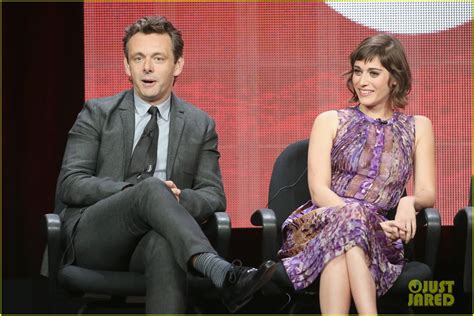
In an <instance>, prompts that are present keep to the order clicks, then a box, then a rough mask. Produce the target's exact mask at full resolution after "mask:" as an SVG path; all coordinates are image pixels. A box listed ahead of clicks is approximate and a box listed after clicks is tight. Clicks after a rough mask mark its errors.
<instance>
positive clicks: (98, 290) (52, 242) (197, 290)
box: [44, 212, 231, 313]
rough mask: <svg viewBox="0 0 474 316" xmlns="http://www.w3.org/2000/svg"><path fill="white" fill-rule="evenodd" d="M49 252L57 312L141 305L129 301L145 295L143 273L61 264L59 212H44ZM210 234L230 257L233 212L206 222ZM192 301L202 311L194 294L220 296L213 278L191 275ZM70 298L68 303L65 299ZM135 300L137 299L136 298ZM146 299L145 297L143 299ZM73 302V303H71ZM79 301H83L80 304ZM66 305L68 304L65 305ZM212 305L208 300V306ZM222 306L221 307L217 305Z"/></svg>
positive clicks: (207, 297) (204, 297) (221, 252)
mask: <svg viewBox="0 0 474 316" xmlns="http://www.w3.org/2000/svg"><path fill="white" fill-rule="evenodd" d="M44 219H45V223H44V227H45V229H46V240H47V256H48V265H47V270H48V278H49V280H48V282H49V291H50V296H51V299H52V305H53V306H52V308H53V312H59V313H65V312H66V311H69V310H68V309H69V308H70V306H74V307H78V308H79V312H80V313H82V312H84V311H85V310H86V309H94V310H96V311H97V310H98V311H99V312H110V310H109V308H111V309H114V308H116V307H120V308H121V309H122V312H123V311H124V310H125V311H126V309H123V308H124V307H130V306H132V310H133V308H135V309H136V308H141V306H142V304H141V303H140V299H138V302H139V303H135V304H126V303H127V298H129V300H128V301H130V297H132V298H135V302H137V300H136V297H139V296H144V294H145V278H144V275H143V274H141V273H136V272H128V271H100V270H92V269H85V268H81V267H79V266H75V265H69V266H65V267H61V266H60V260H61V256H62V254H63V251H64V245H63V243H62V242H61V220H60V218H59V216H58V215H57V214H54V213H51V214H46V215H45V216H44ZM201 227H202V229H203V231H204V233H205V234H206V236H208V238H209V240H210V241H211V243H212V244H213V246H214V247H215V249H216V250H217V252H218V253H219V255H220V256H222V257H224V258H227V257H228V251H229V245H230V233H231V222H230V218H229V215H228V214H227V213H224V212H218V213H214V215H213V216H212V217H211V218H210V219H209V220H208V221H207V222H206V223H204V224H203V225H202V226H201ZM188 284H189V290H188V291H189V293H190V300H189V303H190V304H189V305H190V306H191V307H192V308H193V309H192V310H191V311H198V312H199V311H200V307H199V306H197V305H195V304H194V303H196V302H194V303H193V300H192V298H193V296H199V302H201V303H203V304H206V301H208V300H214V299H217V298H218V293H217V291H216V290H215V289H214V286H213V285H212V283H211V281H210V280H208V279H204V278H200V277H197V276H189V282H188ZM64 301H66V303H65V304H63V303H62V302H64ZM132 301H133V300H132ZM142 301H143V300H142ZM71 302H72V303H71ZM77 304H79V305H78V306H77ZM65 306H66V307H65ZM208 306H211V304H207V305H206V307H208ZM216 308H218V307H216Z"/></svg>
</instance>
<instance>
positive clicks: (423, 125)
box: [413, 115, 433, 138]
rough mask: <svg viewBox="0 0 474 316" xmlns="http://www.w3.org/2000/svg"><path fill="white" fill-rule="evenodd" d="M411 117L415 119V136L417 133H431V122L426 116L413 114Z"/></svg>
mask: <svg viewBox="0 0 474 316" xmlns="http://www.w3.org/2000/svg"><path fill="white" fill-rule="evenodd" d="M413 117H414V119H415V131H416V135H417V138H418V136H419V135H424V134H426V133H430V134H431V133H433V123H432V122H431V120H430V119H429V118H428V117H426V116H423V115H414V116H413Z"/></svg>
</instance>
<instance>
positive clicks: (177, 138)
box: [166, 94, 186, 179]
mask: <svg viewBox="0 0 474 316" xmlns="http://www.w3.org/2000/svg"><path fill="white" fill-rule="evenodd" d="M180 103H181V102H180V101H179V99H178V98H176V97H175V95H174V94H172V95H171V116H170V135H169V142H168V158H167V161H166V178H167V179H170V178H171V177H172V170H173V167H174V163H175V160H176V155H177V152H178V148H179V144H180V143H181V135H182V134H183V130H184V125H185V121H186V115H185V111H184V109H183V107H182V106H180Z"/></svg>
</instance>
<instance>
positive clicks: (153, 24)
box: [123, 16, 184, 63]
mask: <svg viewBox="0 0 474 316" xmlns="http://www.w3.org/2000/svg"><path fill="white" fill-rule="evenodd" d="M137 33H143V34H153V33H157V34H168V35H169V36H170V38H171V43H172V46H173V47H172V48H173V55H174V62H175V63H176V62H177V61H178V59H179V58H181V57H182V56H183V48H184V42H183V38H182V37H181V32H180V31H179V30H178V29H176V28H175V27H174V25H173V24H171V22H170V21H168V20H167V19H166V18H165V17H164V16H147V17H143V18H141V19H139V20H137V21H136V22H135V23H133V24H132V25H130V26H128V27H127V28H126V29H125V36H124V37H123V52H124V54H125V58H127V60H128V47H127V44H128V41H129V40H130V38H131V37H132V36H133V35H135V34H137Z"/></svg>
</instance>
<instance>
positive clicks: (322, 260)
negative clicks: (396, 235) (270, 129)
mask: <svg viewBox="0 0 474 316" xmlns="http://www.w3.org/2000/svg"><path fill="white" fill-rule="evenodd" d="M338 117H339V126H338V130H337V134H336V138H335V139H334V145H333V148H332V151H331V168H332V179H331V189H332V190H333V191H334V192H335V193H336V194H338V195H339V196H340V197H342V198H343V200H344V201H345V202H346V204H345V205H344V206H339V207H318V206H317V205H314V204H313V203H312V202H311V201H308V202H307V203H306V204H304V205H302V206H300V207H299V208H298V209H297V210H295V211H294V212H293V213H292V214H291V215H290V216H289V217H288V218H287V220H286V221H285V222H284V223H283V226H282V229H283V236H284V241H283V246H282V248H281V249H280V251H279V252H278V255H279V257H280V258H281V259H282V262H283V265H284V267H285V269H286V271H287V273H288V276H289V277H290V280H291V281H292V283H293V285H294V288H295V289H296V290H301V289H304V288H306V287H308V286H309V285H311V284H312V283H313V282H314V280H315V279H316V278H317V277H318V275H319V274H320V273H321V271H322V270H323V268H324V266H325V265H326V264H327V263H328V262H329V261H330V260H331V259H333V258H335V257H337V256H339V255H341V254H342V253H344V252H345V251H347V250H349V249H350V248H352V247H354V246H359V247H360V248H362V249H363V251H364V252H365V254H366V259H367V263H368V265H369V269H370V272H371V274H372V277H373V279H374V281H375V285H376V290H377V296H381V295H383V294H384V293H385V292H387V290H388V289H390V287H391V286H392V285H393V283H394V282H395V280H396V279H397V278H398V276H399V275H400V273H401V271H402V268H403V265H404V262H405V261H404V255H403V244H402V242H401V240H400V239H399V240H396V241H392V240H390V239H389V238H387V237H385V234H384V232H383V230H382V228H381V227H380V222H382V221H385V220H386V217H385V216H386V213H387V211H388V210H390V209H392V208H394V207H395V206H396V205H397V203H398V200H399V199H400V197H401V196H402V194H403V191H404V188H405V185H406V183H407V181H408V178H409V177H410V175H411V172H412V165H413V154H414V137H415V120H414V117H413V116H410V115H406V114H404V113H402V112H395V113H394V114H393V116H392V117H391V118H390V120H388V121H380V120H375V119H372V118H370V117H368V116H366V115H365V114H364V113H362V112H361V111H360V110H359V109H358V107H351V108H347V109H344V110H339V111H338Z"/></svg>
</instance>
